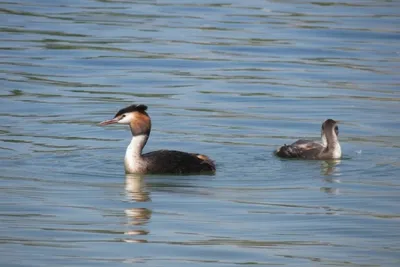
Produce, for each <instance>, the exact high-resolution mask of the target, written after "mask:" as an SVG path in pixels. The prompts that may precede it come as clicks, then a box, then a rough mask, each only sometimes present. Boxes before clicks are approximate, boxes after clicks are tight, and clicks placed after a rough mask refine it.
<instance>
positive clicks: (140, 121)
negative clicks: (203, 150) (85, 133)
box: [100, 105, 216, 174]
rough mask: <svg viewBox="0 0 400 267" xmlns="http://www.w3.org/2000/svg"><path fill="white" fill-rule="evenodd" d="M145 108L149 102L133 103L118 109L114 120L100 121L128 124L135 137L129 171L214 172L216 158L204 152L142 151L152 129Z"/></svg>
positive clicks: (127, 161)
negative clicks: (214, 159) (144, 152)
mask: <svg viewBox="0 0 400 267" xmlns="http://www.w3.org/2000/svg"><path fill="white" fill-rule="evenodd" d="M146 110H147V106H145V105H131V106H129V107H126V108H123V109H121V110H120V111H118V113H117V114H116V115H115V116H114V118H113V119H112V120H106V121H103V122H101V123H100V125H108V124H113V123H121V124H129V126H130V128H131V132H132V140H131V143H130V144H129V146H128V148H127V149H126V154H125V172H126V173H138V174H145V173H153V174H156V173H158V174H162V173H165V174H167V173H170V174H189V173H214V172H215V170H216V169H215V165H214V162H213V161H212V160H211V159H210V158H209V157H207V156H205V155H201V154H196V153H186V152H181V151H173V150H158V151H153V152H150V153H146V154H142V150H143V147H144V146H145V145H146V142H147V139H148V138H149V135H150V131H151V120H150V117H149V115H148V114H147V113H146Z"/></svg>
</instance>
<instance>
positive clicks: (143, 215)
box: [124, 174, 152, 243]
mask: <svg viewBox="0 0 400 267" xmlns="http://www.w3.org/2000/svg"><path fill="white" fill-rule="evenodd" d="M125 193H126V196H127V198H129V199H130V200H133V201H134V202H138V203H143V202H149V201H151V198H150V193H149V192H148V191H147V190H146V184H145V182H144V177H143V176H141V175H136V174H127V175H126V176H125ZM151 214H152V211H151V210H150V209H148V208H143V207H134V208H129V209H125V215H126V217H127V218H128V225H129V226H135V227H140V228H142V227H144V226H145V225H147V223H148V222H149V220H150V218H151ZM148 233H149V231H148V230H144V229H133V230H129V231H125V235H129V236H135V237H136V236H145V235H147V234H148ZM124 241H125V242H128V243H146V242H147V240H145V239H143V238H142V239H138V238H129V239H128V238H126V239H124Z"/></svg>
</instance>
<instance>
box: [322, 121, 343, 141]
mask: <svg viewBox="0 0 400 267" xmlns="http://www.w3.org/2000/svg"><path fill="white" fill-rule="evenodd" d="M321 136H322V143H323V144H324V145H325V146H327V145H328V143H335V142H337V141H338V136H339V127H338V125H337V121H334V120H332V119H327V120H326V121H325V122H324V123H323V124H322V127H321Z"/></svg>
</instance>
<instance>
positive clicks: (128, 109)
mask: <svg viewBox="0 0 400 267" xmlns="http://www.w3.org/2000/svg"><path fill="white" fill-rule="evenodd" d="M146 109H147V106H146V105H142V104H139V105H131V106H129V107H126V108H123V109H121V110H120V111H118V112H117V114H115V117H118V116H120V115H122V114H124V113H127V112H134V111H138V112H143V111H146Z"/></svg>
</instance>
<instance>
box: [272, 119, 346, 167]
mask: <svg viewBox="0 0 400 267" xmlns="http://www.w3.org/2000/svg"><path fill="white" fill-rule="evenodd" d="M338 136H339V127H338V126H337V122H336V121H334V120H332V119H328V120H326V121H325V122H324V123H323V124H322V127H321V139H322V140H321V142H316V141H310V140H298V141H296V142H294V143H293V144H291V145H286V144H285V145H284V146H282V147H280V148H279V149H278V150H277V151H276V155H277V156H279V157H282V158H299V159H322V160H327V159H339V158H340V157H341V156H342V150H341V148H340V144H339V139H338Z"/></svg>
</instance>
